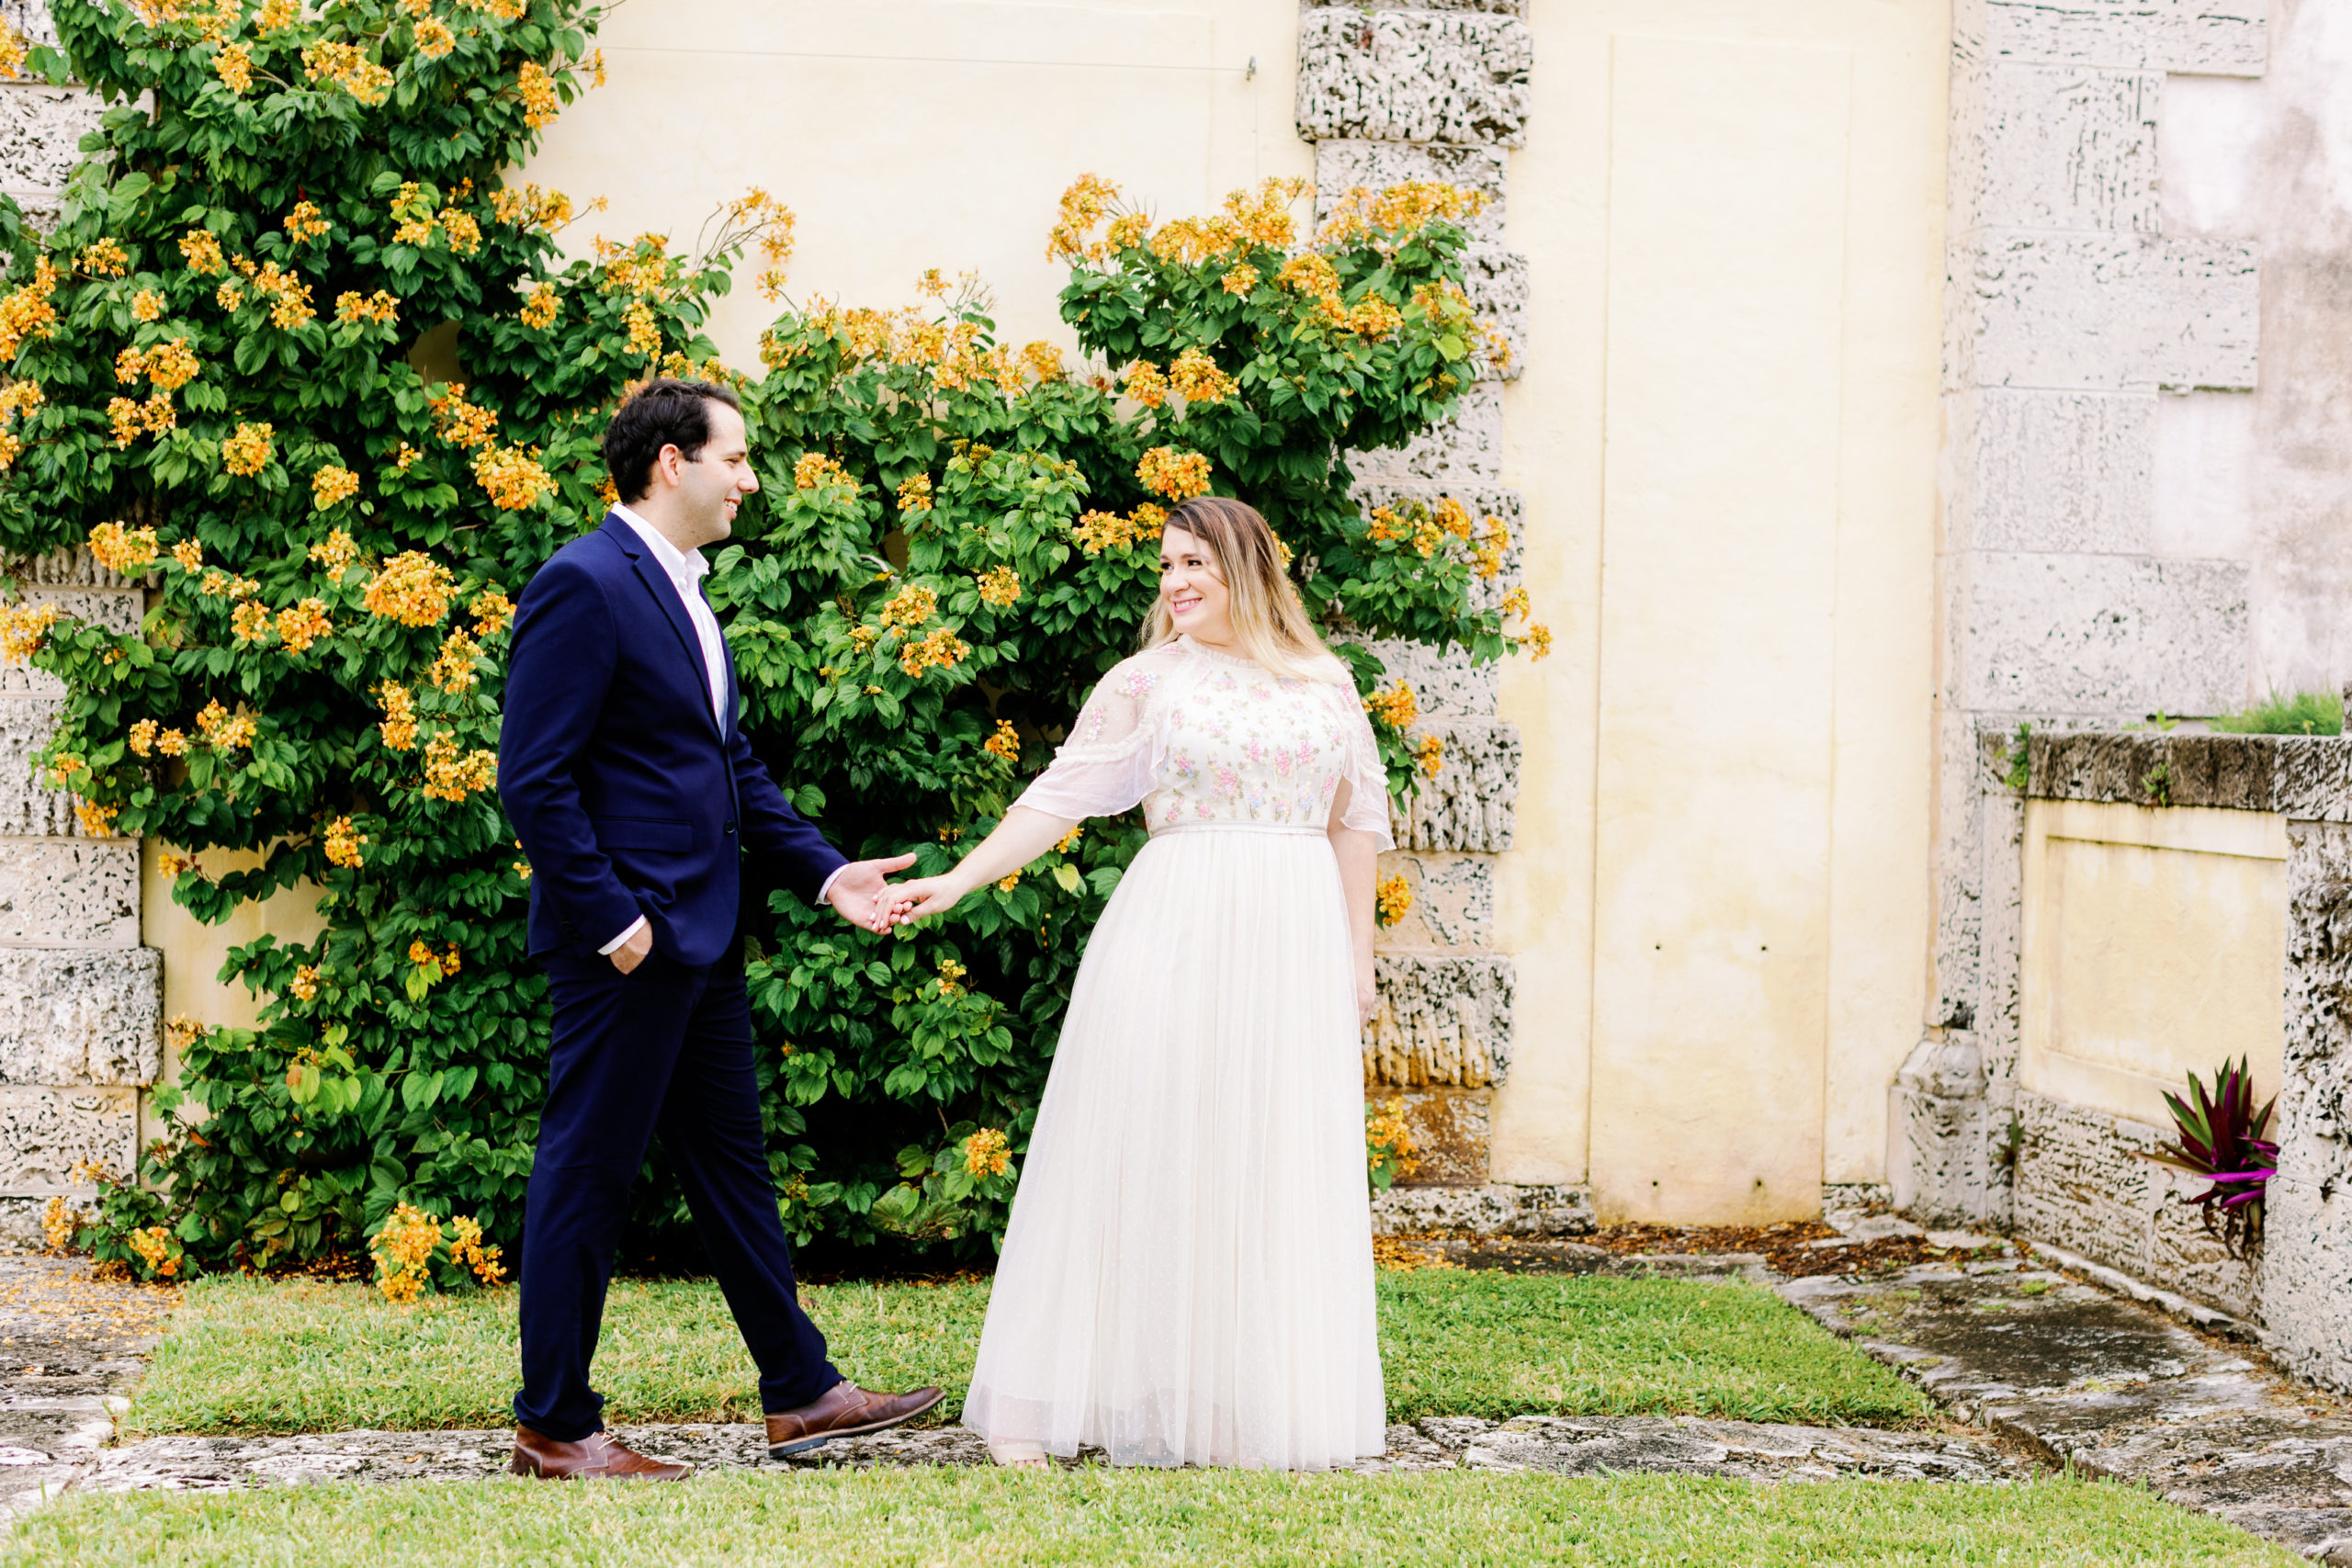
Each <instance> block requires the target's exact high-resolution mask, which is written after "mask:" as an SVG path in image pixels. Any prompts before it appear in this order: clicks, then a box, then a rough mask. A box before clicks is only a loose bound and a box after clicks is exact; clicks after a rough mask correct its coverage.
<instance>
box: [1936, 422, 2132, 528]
mask: <svg viewBox="0 0 2352 1568" xmlns="http://www.w3.org/2000/svg"><path fill="white" fill-rule="evenodd" d="M2158 395H2159V394H2157V393H2155V392H2053V391H2042V390H2030V391H2025V390H2012V389H2007V388H1985V389H1981V390H1972V391H1966V392H1960V393H1955V394H1954V395H1952V396H1951V397H1948V398H1946V399H1945V400H1944V410H1945V416H1946V418H1947V419H1948V421H1949V422H1950V423H1949V426H1948V428H1949V431H1950V437H1949V440H1950V445H1949V446H1948V448H1947V453H1948V457H1947V463H1946V466H1947V469H1948V471H1949V474H1950V479H1951V483H1950V487H1949V494H1948V496H1947V498H1946V502H1945V507H1944V526H1945V547H1946V548H1947V549H1950V550H2043V551H2047V550H2057V551H2073V550H2081V551H2087V552H2092V553H2098V554H2110V555H2143V554H2147V553H2149V547H2150V540H2151V538H2152V536H2153V530H2154V522H2155V486H2154V464H2155V429H2156V400H2157V397H2158Z"/></svg>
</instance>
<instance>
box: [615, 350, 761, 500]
mask: <svg viewBox="0 0 2352 1568" xmlns="http://www.w3.org/2000/svg"><path fill="white" fill-rule="evenodd" d="M713 403H725V404H726V405H727V406H728V407H729V408H730V409H734V410H736V411H738V412H741V409H742V407H743V404H742V401H741V400H740V399H739V398H737V397H736V396H735V392H734V389H732V388H729V387H722V386H719V385H718V384H717V383H716V382H712V381H681V380H679V379H678V378H676V377H674V376H657V377H655V378H653V379H652V380H650V381H647V382H644V383H643V384H641V385H640V386H639V387H638V389H636V390H635V391H633V392H631V393H630V394H629V396H628V400H626V401H624V402H623V403H622V404H621V406H620V408H619V410H618V411H617V412H615V413H614V415H613V423H610V424H608V425H606V426H605V472H606V473H609V474H610V475H612V476H613V488H614V489H615V490H616V491H620V496H621V499H622V500H623V501H642V500H644V499H645V492H646V491H649V490H651V489H652V488H653V459H654V458H656V457H660V456H661V455H662V447H664V446H675V447H676V448H677V449H678V454H679V456H681V457H684V458H685V460H686V461H687V462H689V463H691V462H694V461H695V460H696V459H697V458H699V457H701V456H702V448H703V444H704V443H705V442H707V441H708V440H709V439H710V405H711V404H713Z"/></svg>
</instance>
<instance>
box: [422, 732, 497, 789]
mask: <svg viewBox="0 0 2352 1568" xmlns="http://www.w3.org/2000/svg"><path fill="white" fill-rule="evenodd" d="M497 787H498V753H497V752H495V751H479V750H477V751H467V752H464V753H462V754H460V753H459V751H458V743H457V742H456V741H455V740H452V739H449V737H448V736H447V734H441V735H436V736H435V737H434V738H433V739H430V740H427V741H426V742H425V743H424V793H425V794H426V795H430V796H431V797H432V798H434V799H435V800H463V799H465V798H466V796H467V795H470V794H472V793H473V792H474V791H476V790H487V789H495V788H497Z"/></svg>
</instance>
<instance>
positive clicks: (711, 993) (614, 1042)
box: [515, 949, 841, 1442]
mask: <svg viewBox="0 0 2352 1568" xmlns="http://www.w3.org/2000/svg"><path fill="white" fill-rule="evenodd" d="M545 962H546V964H547V968H548V991H549V995H550V998H551V999H552V1000H553V1002H554V1005H555V1035H554V1042H553V1047H552V1051H551V1055H550V1058H549V1062H548V1100H547V1109H546V1111H545V1112H544V1113H543V1114H542V1115H541V1117H540V1120H539V1143H538V1150H537V1156H536V1157H535V1158H534V1159H533V1161H532V1163H531V1189H530V1194H529V1197H528V1198H527V1200H526V1203H525V1207H524V1220H523V1257H522V1265H521V1278H520V1285H521V1290H522V1306H521V1312H522V1338H523V1387H522V1390H521V1391H520V1392H519V1393H516V1394H515V1420H516V1421H518V1422H520V1423H521V1424H522V1425H524V1426H526V1427H530V1428H531V1429H532V1430H533V1431H535V1432H538V1433H540V1434H542V1435H543V1436H546V1437H549V1438H555V1439H556V1440H558V1441H560V1442H576V1441H578V1440H579V1439H581V1438H585V1437H587V1436H588V1435H589V1434H590V1433H592V1432H594V1431H597V1430H598V1429H600V1428H601V1427H603V1426H604V1420H603V1417H602V1416H601V1414H600V1412H601V1411H602V1410H603V1408H604V1404H605V1398H604V1395H602V1394H600V1393H596V1392H595V1391H594V1389H593V1388H591V1387H590V1386H589V1384H588V1364H589V1362H590V1361H591V1360H592V1359H594V1357H595V1354H596V1336H597V1330H598V1329H599V1327H600V1326H601V1325H602V1322H603V1319H604V1315H605V1285H606V1283H607V1281H608V1280H610V1279H611V1278H612V1270H613V1256H614V1253H615V1251H616V1249H617V1248H618V1247H619V1245H620V1235H621V1224H622V1221H623V1219H624V1218H625V1217H626V1215H627V1213H628V1190H629V1185H630V1183H631V1182H632V1181H633V1180H634V1179H635V1178H636V1176H637V1172H638V1169H639V1167H640V1166H641V1165H642V1164H643V1163H644V1159H645V1151H646V1145H647V1144H648V1142H649V1141H650V1139H651V1138H652V1136H653V1134H655V1133H656V1132H659V1133H660V1134H661V1135H662V1148H663V1150H664V1151H665V1152H666V1153H667V1154H668V1155H669V1156H670V1163H671V1164H672V1165H673V1166H674V1167H675V1168H677V1171H678V1175H679V1178H680V1179H681V1181H682V1182H683V1183H684V1187H685V1191H686V1204H687V1206H688V1208H690V1209H691V1210H692V1211H693V1213H694V1217H695V1225H696V1227H697V1228H698V1229H699V1230H700V1231H701V1233H702V1239H703V1246H704V1248H705V1250H706V1251H707V1252H708V1254H709V1256H710V1266H711V1272H712V1273H714V1274H716V1275H717V1276H718V1284H719V1289H720V1290H722V1291H723V1292H726V1295H727V1305H728V1307H729V1310H730V1311H732V1312H733V1313H734V1314H735V1324H736V1326H737V1327H738V1328H740V1329H741V1331H742V1335H743V1342H744V1344H746V1345H747V1346H749V1347H750V1348H751V1351H752V1361H753V1362H754V1363H756V1364H757V1365H758V1367H759V1370H760V1399H761V1402H762V1404H763V1406H764V1407H765V1408H766V1409H768V1410H772V1411H774V1410H791V1409H796V1408H797V1407H798V1406H800V1405H803V1404H809V1402H810V1401H812V1400H814V1399H816V1398H817V1397H818V1395H820V1394H821V1393H824V1392H825V1391H826V1390H827V1389H830V1388H831V1387H832V1386H833V1385H834V1384H835V1383H837V1382H841V1374H840V1373H839V1372H837V1371H834V1370H833V1367H832V1364H831V1362H830V1361H828V1360H827V1359H825V1337H824V1336H823V1335H822V1334H821V1333H820V1332H818V1329H817V1325H815V1324H813V1323H811V1322H809V1314H807V1313H804V1312H802V1311H801V1310H800V1300H799V1292H798V1287H797V1285H796V1284H795V1283H794V1281H793V1278H792V1258H791V1252H790V1248H789V1247H788V1246H787V1244H786V1241H785V1237H784V1224H783V1222H782V1221H781V1220H780V1219H779V1218H778V1217H777V1214H776V1200H775V1181H774V1179H773V1178H772V1177H771V1176H770V1174H769V1171H768V1161H767V1154H766V1150H765V1148H764V1146H763V1140H762V1137H761V1133H760V1094H759V1083H758V1080H757V1078H756V1077H754V1076H753V1074H752V1010H751V1001H750V998H748V997H747V996H746V995H745V993H744V988H743V966H742V964H741V961H740V960H739V959H738V958H737V957H736V956H735V955H734V954H733V953H729V954H728V955H727V956H726V957H724V958H721V959H720V960H719V961H718V963H716V964H699V965H689V964H680V963H678V962H677V961H676V960H674V959H672V958H668V957H665V956H663V954H662V953H661V952H660V951H659V950H658V949H657V950H656V951H655V952H653V953H649V954H648V955H647V956H646V958H645V961H644V962H643V963H641V964H639V965H638V966H637V967H636V968H635V969H634V970H631V971H630V972H629V973H628V974H627V975H623V974H622V973H621V972H620V971H619V970H617V969H616V968H614V967H613V961H612V960H611V959H609V958H605V957H602V956H599V955H598V954H596V953H581V952H578V951H576V950H568V951H561V952H557V953H549V954H548V955H547V958H546V961H545Z"/></svg>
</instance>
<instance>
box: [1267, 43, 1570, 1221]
mask: <svg viewBox="0 0 2352 1568" xmlns="http://www.w3.org/2000/svg"><path fill="white" fill-rule="evenodd" d="M1520 12H1521V0H1473V3H1457V4H1453V5H1450V6H1447V5H1426V6H1395V5H1376V6H1350V7H1346V8H1339V7H1313V6H1310V7H1309V8H1307V9H1306V10H1305V11H1304V12H1302V14H1301V16H1300V19H1299V71H1298V129H1299V134H1300V135H1301V136H1303V137H1305V138H1306V139H1307V140H1308V141H1313V142H1314V143H1315V144H1316V148H1315V183H1316V207H1317V217H1318V219H1319V218H1320V217H1321V216H1322V215H1323V214H1324V213H1327V212H1328V211H1329V209H1330V208H1331V207H1332V206H1333V204H1334V203H1336V202H1337V201H1338V200H1339V199H1340V197H1343V196H1344V195H1345V194H1346V193H1347V192H1348V191H1349V190H1350V189H1351V188H1353V187H1357V186H1366V187H1373V188H1377V187H1379V186H1385V185H1393V184H1395V183H1396V182H1397V181H1399V180H1408V179H1419V180H1442V181H1444V182H1446V183H1447V184H1450V185H1456V186H1468V187H1470V188H1472V189H1476V190H1479V191H1482V192H1484V193H1485V194H1486V197H1487V209H1486V210H1485V211H1484V212H1483V213H1481V214H1480V215H1479V216H1478V217H1477V218H1476V219H1475V220H1472V221H1471V223H1470V224H1469V230H1470V239H1471V243H1470V246H1469V249H1468V251H1467V253H1466V254H1465V256H1464V280H1463V281H1464V288H1465V289H1466V290H1467V291H1468V293H1469V295H1470V297H1471V299H1473V300H1474V301H1475V302H1476V305H1477V307H1478V310H1479V312H1480V314H1481V315H1482V316H1483V317H1484V318H1485V319H1486V321H1487V322H1488V323H1489V324H1490V325H1492V326H1493V327H1495V328H1496V329H1497V330H1498V331H1499V332H1500V333H1502V334H1503V336H1504V338H1505V340H1506V341H1507V342H1509V343H1510V346H1511V351H1512V356H1511V362H1510V365H1509V366H1507V367H1502V368H1500V369H1497V368H1496V367H1491V366H1487V367H1482V368H1481V370H1480V372H1479V376H1478V379H1477V381H1476V384H1475V385H1474V386H1473V387H1472V388H1471V389H1469V390H1468V392H1466V393H1465V394H1464V398H1463V400H1462V403H1461V406H1460V408H1459V410H1458V412H1456V413H1455V415H1454V416H1453V418H1452V419H1451V420H1449V421H1448V422H1447V423H1445V424H1444V425H1443V426H1442V427H1440V428H1438V429H1435V430H1432V431H1430V432H1428V433H1426V434H1423V435H1421V436H1420V437H1419V438H1418V439H1416V440H1415V441H1414V442H1413V443H1412V444H1411V445H1409V446H1405V447H1402V448H1398V449H1394V450H1385V451H1378V452H1353V453H1350V454H1349V462H1350V465H1351V468H1353V470H1354V472H1355V475H1356V478H1357V481H1358V482H1357V489H1356V493H1357V496H1358V498H1359V499H1360V500H1361V501H1362V502H1363V503H1364V504H1365V505H1366V506H1367V507H1370V506H1377V505H1383V504H1385V503H1387V502H1394V501H1402V500H1419V501H1423V502H1435V501H1436V500H1438V499H1439V498H1440V497H1442V496H1451V497H1453V498H1454V499H1455V500H1457V501H1459V502H1462V504H1463V505H1464V506H1465V507H1466V508H1468V509H1469V511H1470V513H1471V515H1472V516H1474V517H1486V516H1488V515H1492V516H1496V517H1499V518H1501V519H1502V520H1503V521H1504V522H1505V523H1506V524H1508V525H1510V530H1511V536H1512V539H1513V541H1514V543H1513V547H1512V549H1511V551H1510V557H1509V559H1508V561H1507V563H1506V566H1505V570H1504V572H1503V574H1502V575H1501V576H1500V577H1499V578H1498V579H1496V580H1495V581H1491V582H1486V583H1481V584H1479V586H1478V588H1477V590H1476V593H1477V595H1478V598H1477V602H1478V603H1479V604H1482V605H1484V606H1486V607H1492V606H1493V605H1494V604H1498V603H1499V601H1500V599H1501V596H1502V595H1503V594H1504V593H1505V592H1508V591H1509V590H1510V588H1511V587H1513V586H1514V585H1515V584H1516V583H1517V581H1518V579H1519V548H1518V545H1517V540H1518V538H1519V535H1520V530H1521V506H1520V497H1519V493H1518V492H1517V491H1511V490H1506V489H1504V488H1503V486H1502V467H1501V457H1502V387H1501V383H1502V382H1503V381H1504V380H1507V379H1509V378H1511V377H1513V376H1516V375H1517V374H1518V361H1519V356H1520V355H1521V354H1522V353H1523V352H1524V349H1525V346H1526V329H1525V315H1526V301H1527V258H1526V257H1525V256H1523V255H1521V254H1517V253H1515V252H1512V251H1510V249H1508V248H1507V247H1506V246H1505V244H1504V219H1505V205H1504V195H1505V191H1504V184H1505V181H1504V174H1505V149H1507V148H1510V147H1515V146H1518V145H1520V144H1521V141H1522V140H1523V132H1524V127H1525V124H1526V119H1527V78H1528V72H1529V70H1530V68H1531V66H1532V60H1533V52H1534V51H1533V39H1532V34H1531V33H1530V32H1529V30H1528V27H1527V24H1526V22H1525V21H1524V20H1523V19H1522V18H1521V15H1520ZM1375 651H1376V652H1378V653H1379V655H1380V656H1381V659H1382V661H1383V662H1384V663H1385V664H1386V666H1387V668H1388V671H1389V674H1390V675H1391V676H1392V677H1394V678H1397V679H1400V680H1403V681H1406V682H1410V684H1411V685H1412V687H1413V690H1414V692H1415V694H1417V696H1418V697H1419V703H1420V709H1421V714H1422V717H1421V720H1420V722H1419V725H1418V726H1417V728H1418V729H1419V732H1420V733H1422V734H1424V735H1430V736H1435V737H1436V738H1438V739H1441V740H1442V741H1443V742H1444V747H1445V752H1444V761H1443V765H1442V769H1441V771H1440V773H1439V774H1438V776H1437V777H1436V778H1435V779H1434V780H1428V781H1424V782H1423V784H1422V788H1421V792H1420V794H1419V795H1418V796H1416V797H1415V798H1414V800H1413V801H1412V803H1411V804H1410V805H1409V806H1408V807H1406V808H1404V809H1402V810H1399V811H1397V812H1396V813H1395V816H1394V829H1395V832H1396V838H1397V851H1396V852H1394V853H1393V854H1390V855H1387V856H1385V857H1384V858H1383V860H1382V863H1381V874H1382V875H1383V876H1384V877H1386V876H1397V875H1401V876H1403V877H1404V878H1405V882H1406V886H1408V887H1409V888H1410V889H1411V891H1412V894H1413V907H1412V908H1411V910H1410V912H1409V913H1408V915H1407V916H1406V918H1405V919H1403V920H1401V921H1399V922H1398V923H1397V925H1396V926H1394V927H1393V928H1390V929H1389V930H1387V931H1383V932H1382V933H1381V936H1380V939H1379V960H1378V962H1379V970H1378V976H1379V985H1380V1010H1379V1012H1378V1013H1377V1015H1376V1016H1375V1017H1374V1020H1373V1022H1372V1025H1371V1027H1370V1028H1369V1029H1368V1030H1367V1031H1366V1033H1365V1040H1364V1081H1365V1088H1366V1092H1367V1093H1368V1094H1371V1095H1374V1096H1378V1097H1381V1098H1384V1099H1385V1098H1388V1097H1390V1096H1396V1097H1399V1098H1402V1099H1403V1100H1404V1101H1405V1102H1406V1107H1407V1115H1408V1122H1409V1123H1410V1125H1411V1127H1412V1129H1413V1135H1414V1141H1415V1144H1416V1145H1417V1148H1418V1154H1419V1159H1420V1162H1421V1163H1420V1166H1419V1169H1418V1170H1417V1171H1416V1172H1415V1173H1414V1175H1413V1177H1412V1178H1411V1179H1409V1180H1408V1182H1406V1183H1403V1184H1400V1185H1399V1186H1398V1187H1397V1189H1396V1190H1392V1191H1390V1192H1388V1193H1386V1194H1384V1195H1383V1196H1382V1199H1381V1201H1379V1202H1378V1203H1377V1204H1376V1205H1375V1214H1376V1216H1377V1223H1379V1224H1382V1225H1383V1226H1385V1227H1387V1228H1390V1229H1406V1228H1411V1227H1415V1226H1422V1225H1449V1226H1460V1227H1464V1228H1473V1229H1511V1230H1520V1231H1539V1230H1560V1229H1580V1228H1585V1227H1586V1226H1589V1224H1590V1211H1589V1205H1587V1204H1586V1203H1585V1201H1584V1198H1583V1194H1582V1192H1581V1191H1580V1190H1562V1189H1554V1188H1516V1187H1503V1186H1497V1185H1494V1184H1493V1183H1492V1182H1491V1181H1490V1172H1489V1168H1488V1161H1487V1147H1488V1145H1487V1113H1488V1107H1489V1104H1490V1101H1491V1099H1492V1096H1493V1092H1494V1090H1495V1089H1496V1087H1497V1086H1498V1085H1499V1084H1501V1083H1502V1081H1503V1080H1504V1078H1505V1077H1506V1076H1507V1075H1508V1074H1509V1072H1510V1043H1511V989H1512V969H1511V960H1510V957H1509V956H1508V955H1507V954H1503V953H1497V952H1495V951H1494V935H1495V928H1494V860H1495V857H1496V856H1498V855H1499V854H1501V853H1503V852H1507V851H1508V850H1510V847H1511V829H1512V807H1513V803H1514V800H1515V798H1516V796H1517V794H1518V788H1519V757H1520V743H1519V732H1518V730H1517V729H1516V728H1514V727H1513V726H1510V725H1508V724H1504V723H1502V722H1500V721H1499V720H1498V718H1497V717H1496V716H1495V714H1496V671H1495V669H1494V667H1493V666H1491V665H1490V666H1488V667H1487V668H1486V669H1484V670H1476V669H1473V668H1472V667H1471V666H1470V664H1469V662H1468V660H1466V659H1465V658H1464V657H1462V656H1460V655H1447V656H1441V655H1439V654H1438V653H1437V652H1436V651H1435V650H1433V649H1428V648H1424V647H1422V646H1420V645H1419V644H1414V643H1397V642H1392V643H1382V644H1378V645H1376V647H1375Z"/></svg>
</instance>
